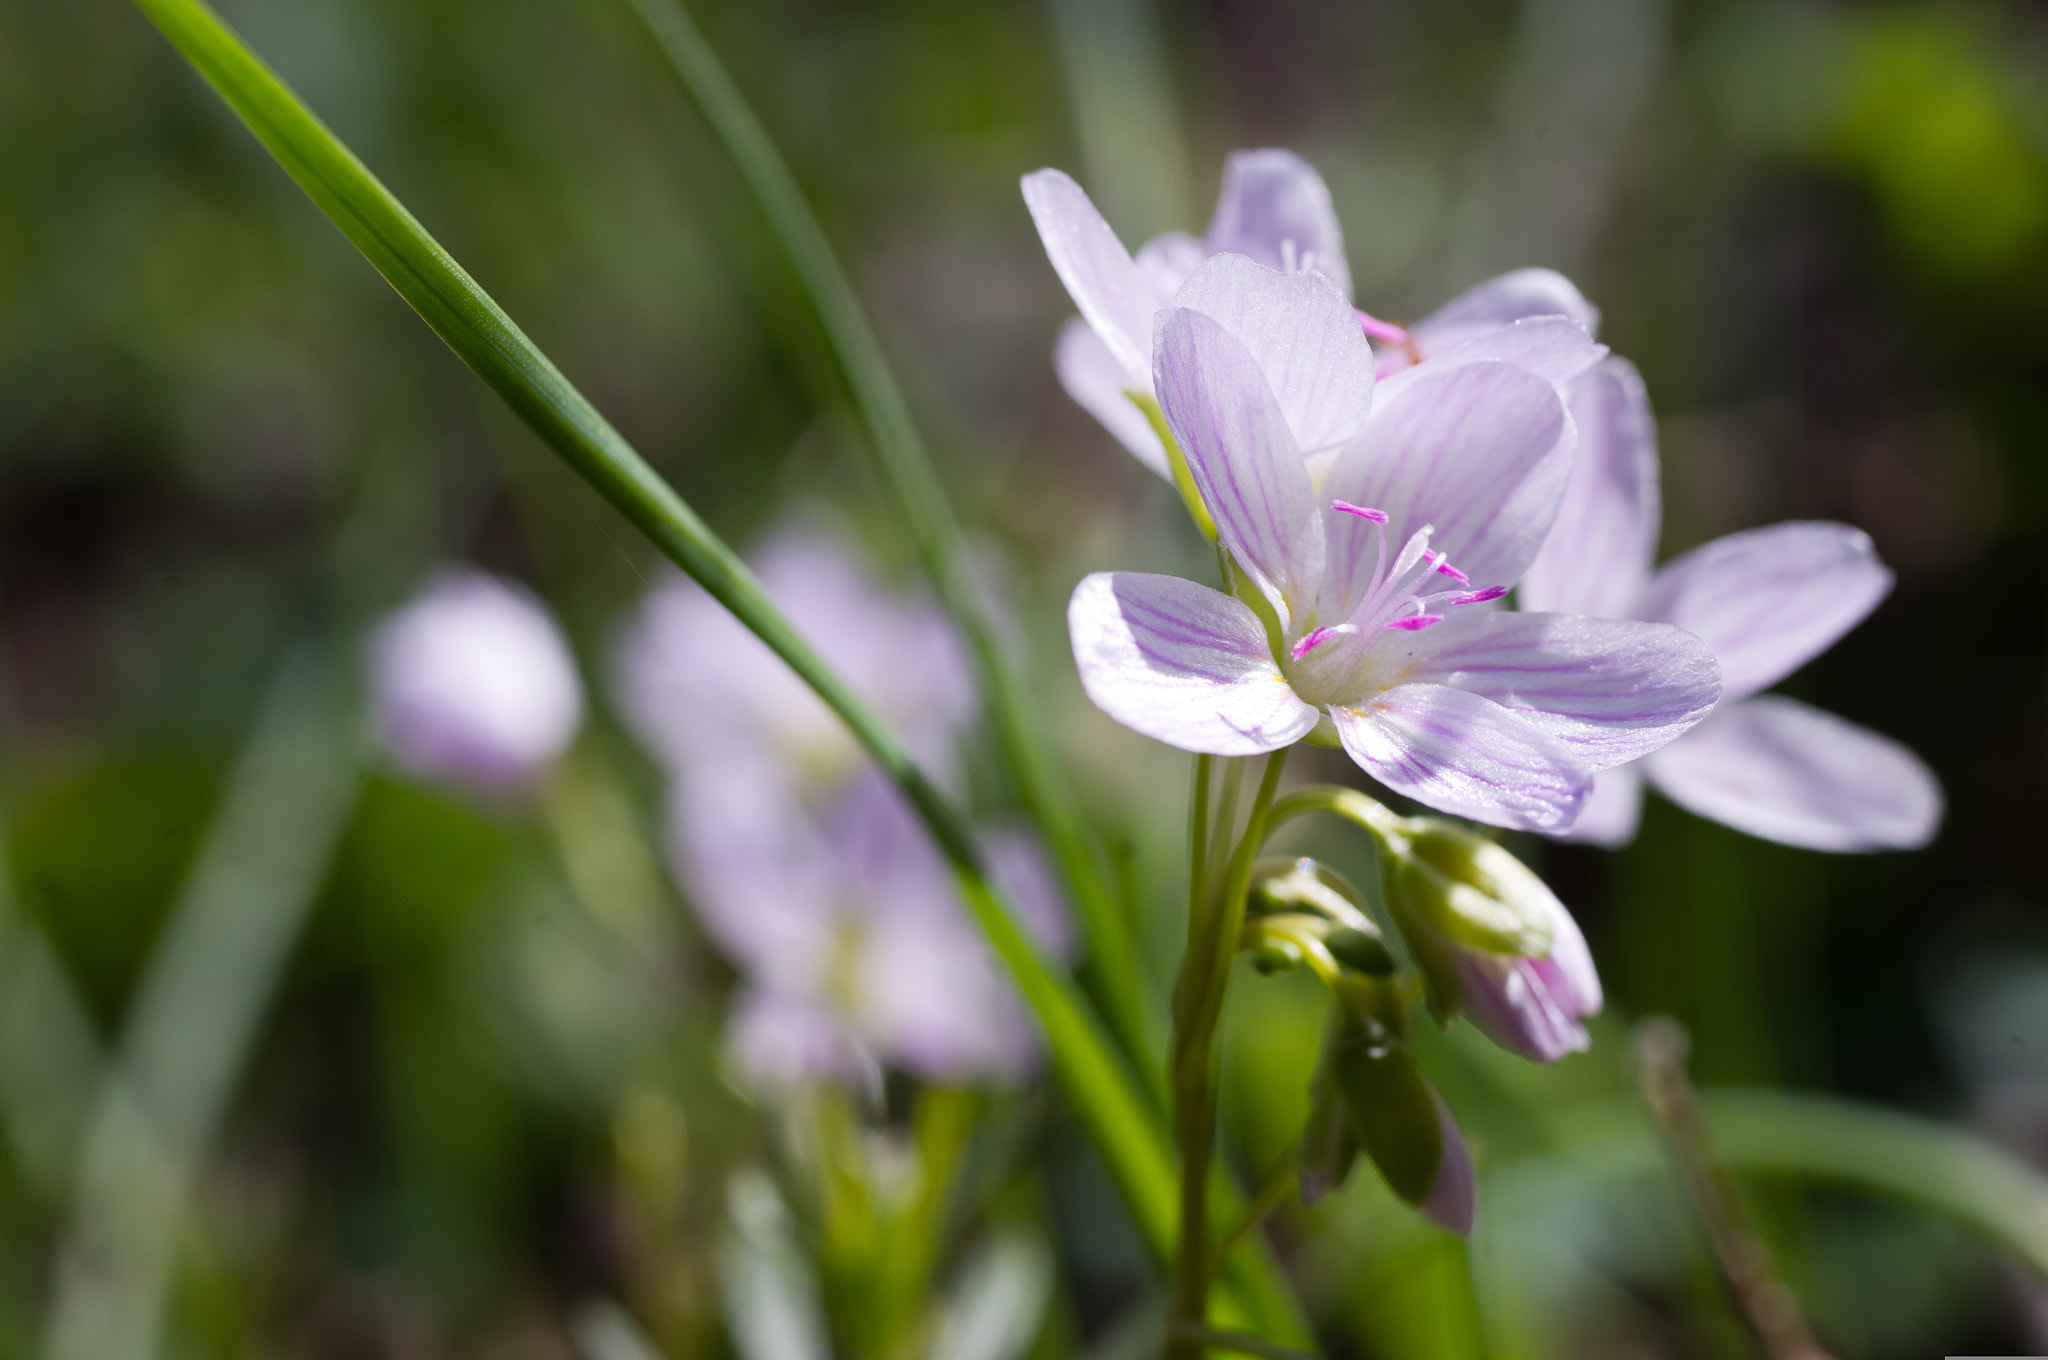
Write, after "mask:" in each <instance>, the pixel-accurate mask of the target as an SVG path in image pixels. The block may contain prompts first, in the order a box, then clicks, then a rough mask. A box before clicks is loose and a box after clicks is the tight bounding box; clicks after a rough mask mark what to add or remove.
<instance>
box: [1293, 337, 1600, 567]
mask: <svg viewBox="0 0 2048 1360" xmlns="http://www.w3.org/2000/svg"><path fill="white" fill-rule="evenodd" d="M1570 430H1571V425H1570V422H1569V421H1568V420H1567V419H1566V416H1565V410H1564V402H1563V400H1562V399H1561V398H1560V397H1559V396H1558V393H1557V389H1556V388H1555V387H1553V386H1552V385H1551V384H1550V383H1548V382H1545V381H1544V380H1543V379H1541V378H1539V377H1537V376H1536V375H1535V374H1532V373H1530V372H1529V371H1528V370H1526V369H1521V368H1517V367H1515V366H1514V365H1512V364H1505V363H1474V364H1465V365H1461V366H1457V367H1452V368H1443V369H1439V368H1436V367H1434V366H1431V365H1425V366H1423V367H1421V368H1418V369H1414V370H1411V372H1410V373H1409V374H1403V375H1401V377H1399V378H1396V379H1389V380H1388V381H1387V382H1385V383H1382V384H1381V385H1380V390H1379V392H1378V393H1377V394H1375V396H1374V398H1373V409H1372V416H1371V418H1370V419H1368V420H1367V421H1366V425H1365V429H1364V430H1362V431H1361V432H1360V433H1359V435H1358V437H1357V438H1356V439H1354V440H1352V441H1351V442H1350V443H1349V444H1347V445H1346V446H1345V447H1344V451H1343V452H1342V453H1341V454H1339V455H1338V457H1337V461H1336V463H1335V464H1334V465H1333V466H1332V467H1331V469H1330V472H1329V475H1328V477H1327V478H1326V479H1325V480H1324V483H1323V494H1324V495H1325V497H1334V498H1336V499H1338V500H1343V501H1348V502H1350V503H1351V504H1353V505H1363V506H1372V507H1374V508H1376V509H1379V510H1383V511H1385V512H1386V513H1387V514H1388V515H1389V516H1390V519H1391V523H1390V526H1389V529H1388V539H1389V542H1390V544H1392V545H1395V546H1398V545H1399V544H1400V543H1401V542H1403V541H1404V540H1405V539H1406V538H1407V536H1408V535H1410V534H1412V533H1414V532H1415V531H1416V530H1418V529H1421V528H1422V527H1423V526H1425V525H1434V526H1435V534H1434V535H1433V537H1432V538H1431V545H1432V546H1433V547H1435V548H1437V549H1439V550H1441V551H1444V552H1447V553H1449V554H1450V561H1451V563H1452V564H1453V565H1455V566H1456V567H1458V568H1459V569H1460V570H1461V571H1463V572H1464V573H1465V575H1466V576H1468V577H1470V578H1471V580H1472V581H1473V582H1474V583H1475V584H1476V585H1480V586H1497V585H1498V586H1507V585H1513V584H1514V583H1515V580H1516V578H1518V577H1519V576H1520V575H1521V574H1522V571H1523V569H1524V568H1525V567H1527V566H1528V565H1529V561H1530V559H1532V558H1533V557H1535V555H1536V550H1537V549H1538V548H1539V547H1541V546H1542V543H1543V539H1544V536H1545V535H1546V534H1548V533H1549V532H1550V524H1551V521H1552V520H1553V519H1555V518H1556V516H1557V506H1558V501H1559V499H1560V498H1561V497H1562V496H1563V495H1564V488H1565V482H1566V480H1567V479H1568V478H1569V477H1570V476H1571V446H1570V441H1569V439H1568V437H1567V436H1568V435H1569V433H1570ZM1346 518H1347V519H1348V518H1351V517H1349V516H1347V517H1346ZM1376 542H1377V540H1376V538H1375V537H1374V535H1373V534H1371V533H1369V532H1367V531H1366V529H1365V526H1364V524H1363V522H1360V523H1359V524H1358V525H1356V526H1354V527H1353V528H1352V529H1351V531H1349V532H1346V533H1342V534H1339V535H1336V536H1335V537H1334V538H1333V539H1332V543H1331V566H1330V582H1331V585H1332V587H1335V588H1337V590H1338V591H1339V592H1343V593H1347V594H1348V593H1349V592H1350V591H1353V590H1356V589H1360V588H1362V587H1363V583H1364V582H1365V580H1366V579H1367V578H1369V577H1370V575H1371V573H1372V571H1373V563H1374V560H1375V554H1376V546H1375V545H1376ZM1326 598H1334V596H1326Z"/></svg>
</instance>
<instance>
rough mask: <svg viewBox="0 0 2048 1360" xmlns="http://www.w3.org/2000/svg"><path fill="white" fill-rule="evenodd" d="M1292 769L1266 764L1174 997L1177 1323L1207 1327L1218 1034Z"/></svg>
mask: <svg viewBox="0 0 2048 1360" xmlns="http://www.w3.org/2000/svg"><path fill="white" fill-rule="evenodd" d="M1286 763H1287V750H1286V748H1285V747H1282V748H1281V749H1280V750H1278V751H1275V752H1274V753H1273V754H1272V755H1270V756H1268V757H1267V758H1266V770H1265V775H1264V777H1263V778H1261V779H1260V781H1259V792H1258V795H1257V796H1256V797H1255V798H1254V799H1253V800H1252V810H1251V816H1250V817H1249V818H1248V819H1247V820H1246V822H1245V828H1244V835H1243V837H1242V838H1241V839H1239V841H1238V842H1237V846H1236V848H1235V849H1234V850H1233V851H1232V852H1231V856H1230V867H1229V869H1228V871H1227V872H1226V873H1225V875H1224V878H1223V882H1222V884H1221V886H1220V890H1219V891H1217V892H1216V893H1213V894H1211V895H1210V896H1209V898H1208V900H1207V901H1206V902H1203V903H1201V904H1199V906H1198V907H1197V909H1196V910H1194V911H1192V912H1191V913H1190V915H1189V921H1188V947H1187V957H1186V958H1185V959H1183V960H1182V962H1181V976H1180V983H1179V986H1178V987H1176V989H1175V992H1174V1016H1173V1039H1172V1047H1171V1050H1170V1056H1169V1059H1168V1061H1169V1063H1170V1067H1169V1070H1168V1076H1169V1080H1170V1081H1171V1083H1172V1089H1173V1133H1174V1143H1175V1146H1176V1147H1177V1149H1178V1150H1179V1153H1180V1238H1179V1242H1178V1244H1177V1247H1176V1250H1175V1253H1174V1268H1173V1283H1174V1299H1173V1312H1172V1315H1171V1316H1172V1319H1173V1320H1174V1321H1175V1322H1176V1323H1186V1324H1188V1325H1190V1326H1195V1327H1200V1326H1204V1325H1206V1324H1207V1323H1208V1321H1209V1282H1210V1279H1211V1276H1212V1262H1213V1261H1215V1260H1216V1259H1217V1254H1216V1253H1215V1252H1213V1251H1212V1250H1211V1247H1210V1242H1209V1194H1210V1188H1211V1186H1212V1184H1213V1182H1214V1180H1215V1169H1214V1167H1213V1166H1212V1165H1211V1163H1212V1162H1213V1161H1214V1159H1215V1152H1216V1086H1217V1080H1216V1065H1217V1064H1216V1027H1217V1022H1218V1021H1219V1020H1221V1019H1222V1016H1223V999H1224V995H1225V993H1226V992H1227V990H1228V989H1229V986H1230V966H1231V964H1232V962H1233V961H1234V960H1235V959H1236V957H1237V937H1238V935H1239V934H1240V933H1241V932H1242V930H1243V929H1244V913H1245V898H1246V895H1247V894H1248V893H1249V892H1250V890H1251V872H1252V861H1253V859H1255V858H1256V857H1257V855H1258V850H1259V846H1260V844H1261V843H1262V842H1264V840H1265V839H1266V816H1267V814H1268V812H1270V811H1271V810H1272V806H1273V795H1274V793H1275V792H1276V791H1277V789H1278V788H1279V785H1280V771H1281V769H1282V768H1283V767H1285V765H1286ZM1201 1349H1202V1347H1201V1343H1200V1342H1199V1341H1195V1340H1191V1339H1190V1338H1188V1337H1185V1336H1179V1335H1173V1334H1169V1336H1168V1338H1167V1344H1166V1354H1167V1357H1168V1360H1195V1358H1196V1357H1199V1356H1200V1354H1201Z"/></svg>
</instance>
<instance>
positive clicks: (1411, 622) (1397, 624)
mask: <svg viewBox="0 0 2048 1360" xmlns="http://www.w3.org/2000/svg"><path fill="white" fill-rule="evenodd" d="M1443 621H1444V616H1443V615H1441V614H1410V615H1409V616H1408V617H1407V618H1405V619H1395V620H1394V621H1393V622H1392V623H1389V624H1388V625H1387V627H1389V628H1398V629H1400V630H1401V631H1402V632H1404V633H1418V632H1421V631H1422V630H1423V629H1425V628H1427V627H1429V625H1431V624H1432V623H1442V622H1443Z"/></svg>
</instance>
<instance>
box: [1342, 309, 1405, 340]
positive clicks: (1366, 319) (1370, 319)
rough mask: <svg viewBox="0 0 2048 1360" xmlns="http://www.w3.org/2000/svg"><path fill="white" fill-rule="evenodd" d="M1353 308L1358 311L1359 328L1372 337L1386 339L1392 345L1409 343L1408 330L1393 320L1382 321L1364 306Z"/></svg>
mask: <svg viewBox="0 0 2048 1360" xmlns="http://www.w3.org/2000/svg"><path fill="white" fill-rule="evenodd" d="M1352 310H1353V311H1355V312H1357V313H1358V328H1359V329H1360V330H1362V331H1364V332H1365V333H1366V334H1367V335H1368V336H1370V337H1371V338H1372V339H1374V340H1384V341H1386V342H1387V343H1388V344H1390V345H1405V344H1407V343H1408V332H1407V330H1406V329H1405V328H1403V327H1400V326H1396V325H1395V324H1394V323H1393V322H1391V321H1382V320H1380V319H1379V318H1378V317H1376V316H1374V315H1373V314H1372V313H1371V312H1368V311H1366V310H1365V308H1363V307H1354V308H1353V309H1352Z"/></svg>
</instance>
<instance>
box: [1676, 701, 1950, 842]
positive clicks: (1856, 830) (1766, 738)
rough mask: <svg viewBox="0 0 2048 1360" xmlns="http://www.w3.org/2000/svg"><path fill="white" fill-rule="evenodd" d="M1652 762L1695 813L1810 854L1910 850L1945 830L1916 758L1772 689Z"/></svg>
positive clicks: (1935, 786) (1935, 787)
mask: <svg viewBox="0 0 2048 1360" xmlns="http://www.w3.org/2000/svg"><path fill="white" fill-rule="evenodd" d="M1646 768H1647V769H1648V772H1649V776H1650V780H1651V782H1652V783H1654V784H1655V785H1656V786H1657V787H1658V788H1659V789H1661V790H1662V791H1663V792H1664V793H1665V794H1666V795H1668V796H1669V797H1670V798H1671V800H1672V801H1673V802H1675V803H1677V804H1678V805H1679V806H1680V807H1683V808H1685V809H1687V810H1688V811H1691V812H1696V813H1698V814H1699V815H1700V816H1702V817H1708V818H1711V819H1713V820H1714V821H1717V822H1722V823H1725V824H1727V825H1728V826H1732V827H1734V828H1735V829H1736V830H1738V831H1746V832H1748V833H1749V834H1750V835H1752V836H1760V837H1762V838H1763V839H1765V840H1771V841H1781V842H1783V843H1784V844H1786V845H1799V846H1804V847H1806V848H1808V849H1811V850H1833V851H1856V850H1913V849H1917V848H1919V847H1920V846H1923V845H1925V844H1927V842H1929V841H1930V840H1932V839H1934V833H1935V832H1936V831H1937V830H1939V829H1940V826H1941V817H1942V809H1943V799H1942V793H1941V785H1940V784H1939V783H1938V782H1937V781H1936V780H1935V777H1934V772H1933V771H1931V770H1929V769H1928V768H1927V766H1926V765H1925V764H1924V763H1923V762H1922V761H1921V760H1920V758H1919V757H1918V756H1916V755H1914V754H1913V753H1912V752H1911V751H1909V750H1907V749H1906V748H1905V747H1904V746H1901V745H1900V744H1899V743H1897V742H1895V741H1893V740H1891V738H1889V737H1884V736H1880V735H1878V734H1877V733H1875V732H1873V731H1871V730H1870V729H1869V728H1867V727H1859V726H1857V725H1856V724H1855V723H1852V722H1848V721H1846V720H1844V719H1842V718H1838V717H1836V716H1835V715H1834V714H1832V713H1823V712H1821V711H1820V710H1819V709H1816V708H1810V707H1808V706H1807V705H1805V704H1802V703H1799V702H1797V701H1796V700H1792V699H1786V698H1783V697H1781V696H1779V695H1775V694H1765V695H1760V696H1758V697H1756V698H1753V699H1744V700H1743V701H1742V702H1740V703H1737V704H1729V705H1726V706H1724V707H1723V708H1722V710H1721V711H1720V712H1718V713H1716V714H1715V715H1714V716H1713V717H1712V718H1710V719H1708V720H1707V721H1706V722H1704V723H1701V724H1700V725H1699V727H1698V728H1697V729H1696V730H1694V731H1692V732H1689V733H1687V734H1686V736H1685V738H1684V740H1682V741H1676V742H1673V743H1672V744H1671V745H1670V746H1667V747H1666V748H1664V749H1663V750H1662V751H1659V752H1658V753H1657V754H1656V755H1654V756H1652V757H1651V758H1650V759H1649V761H1647V762H1646Z"/></svg>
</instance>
